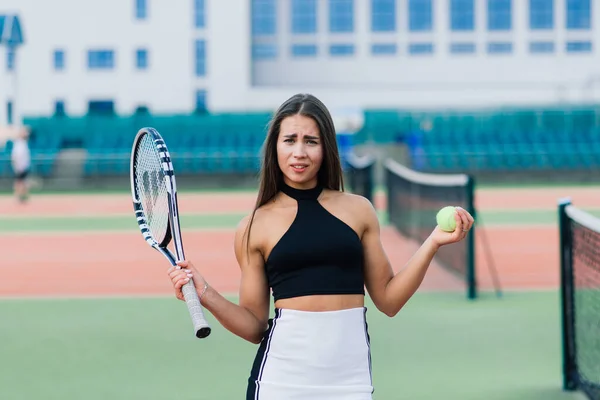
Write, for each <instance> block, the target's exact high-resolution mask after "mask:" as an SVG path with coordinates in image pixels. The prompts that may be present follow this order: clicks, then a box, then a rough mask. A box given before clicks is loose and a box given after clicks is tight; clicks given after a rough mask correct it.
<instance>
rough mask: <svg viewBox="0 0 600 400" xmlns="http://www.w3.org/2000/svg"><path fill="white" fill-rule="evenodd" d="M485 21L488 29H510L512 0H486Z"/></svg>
mask: <svg viewBox="0 0 600 400" xmlns="http://www.w3.org/2000/svg"><path fill="white" fill-rule="evenodd" d="M487 5H488V12H487V23H488V29H489V30H490V31H508V30H510V29H512V0H488V4H487Z"/></svg>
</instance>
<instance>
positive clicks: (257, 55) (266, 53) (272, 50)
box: [252, 43, 277, 60]
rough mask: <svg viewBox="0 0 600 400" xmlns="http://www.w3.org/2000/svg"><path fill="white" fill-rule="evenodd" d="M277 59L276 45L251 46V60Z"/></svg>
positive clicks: (260, 44) (259, 44)
mask: <svg viewBox="0 0 600 400" xmlns="http://www.w3.org/2000/svg"><path fill="white" fill-rule="evenodd" d="M276 57H277V45H275V44H272V43H255V44H254V45H252V58H254V59H256V60H261V59H262V60H264V59H270V58H276Z"/></svg>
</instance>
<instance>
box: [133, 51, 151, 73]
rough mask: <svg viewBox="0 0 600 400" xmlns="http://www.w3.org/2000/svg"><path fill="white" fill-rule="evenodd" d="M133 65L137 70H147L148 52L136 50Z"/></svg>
mask: <svg viewBox="0 0 600 400" xmlns="http://www.w3.org/2000/svg"><path fill="white" fill-rule="evenodd" d="M135 65H136V67H137V69H146V68H148V50H146V49H138V50H137V51H136V52H135Z"/></svg>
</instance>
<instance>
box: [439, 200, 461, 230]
mask: <svg viewBox="0 0 600 400" xmlns="http://www.w3.org/2000/svg"><path fill="white" fill-rule="evenodd" d="M455 213H456V209H455V208H454V207H452V206H447V207H444V208H442V209H441V210H440V211H438V213H437V215H436V217H435V218H436V220H437V224H438V225H439V227H440V229H441V230H443V231H446V232H454V229H456V221H455V220H454V214H455Z"/></svg>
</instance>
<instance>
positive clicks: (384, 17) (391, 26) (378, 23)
mask: <svg viewBox="0 0 600 400" xmlns="http://www.w3.org/2000/svg"><path fill="white" fill-rule="evenodd" d="M371 30H372V31H373V32H393V31H395V30H396V0H371Z"/></svg>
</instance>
